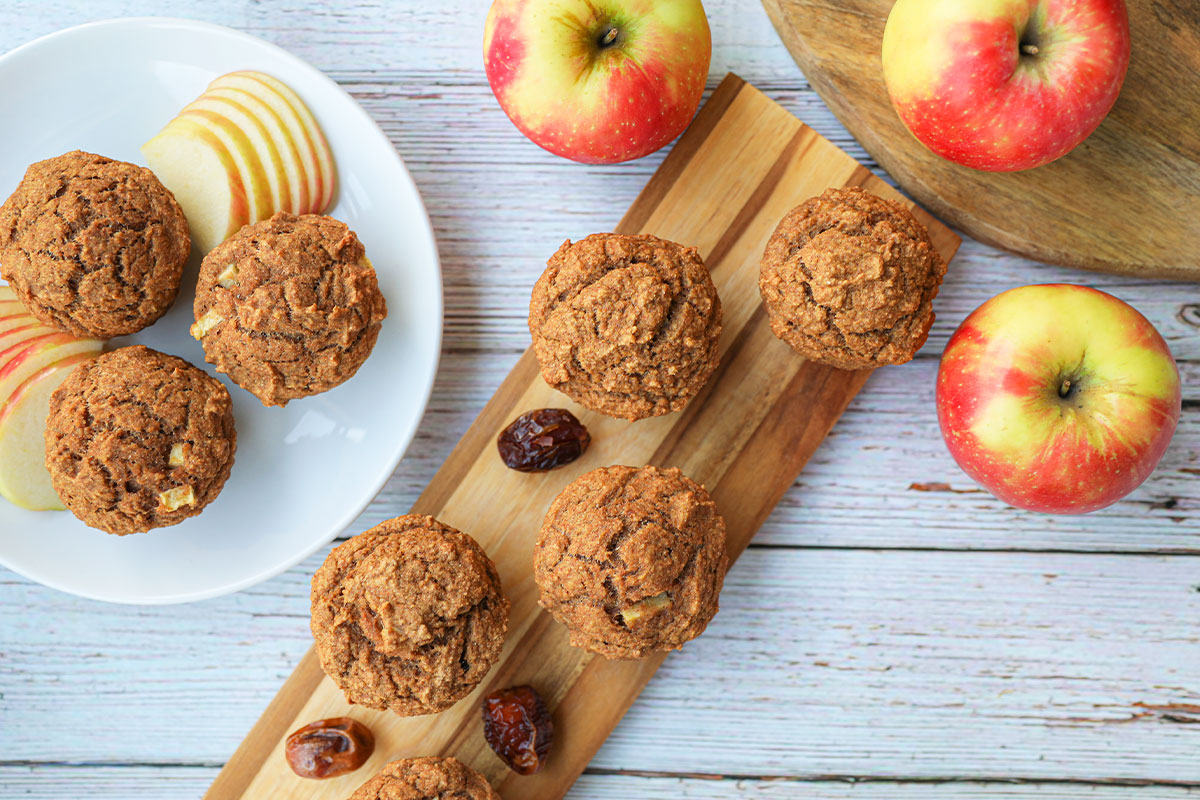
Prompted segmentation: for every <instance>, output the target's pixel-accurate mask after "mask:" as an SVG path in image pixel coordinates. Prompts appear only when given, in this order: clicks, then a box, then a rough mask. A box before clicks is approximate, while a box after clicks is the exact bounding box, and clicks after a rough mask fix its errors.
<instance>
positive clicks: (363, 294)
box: [192, 213, 387, 406]
mask: <svg viewBox="0 0 1200 800" xmlns="http://www.w3.org/2000/svg"><path fill="white" fill-rule="evenodd" d="M193 310H194V312H195V318H196V324H195V325H193V326H192V336H193V337H195V338H197V339H199V340H200V341H201V343H202V344H203V346H204V357H205V359H206V360H207V361H208V362H209V363H210V364H213V365H214V366H215V367H216V368H217V370H218V371H220V372H223V373H225V374H227V375H229V377H230V378H232V379H233V381H234V382H235V383H237V384H238V385H239V386H241V387H242V388H243V389H246V390H247V391H249V392H251V393H253V394H254V395H255V396H256V397H258V399H259V400H261V401H262V403H263V405H268V406H283V405H287V403H288V401H290V400H294V399H296V398H299V397H308V396H310V395H314V394H318V393H320V392H324V391H327V390H329V389H332V388H334V387H335V386H338V385H339V384H341V383H343V382H344V381H347V380H349V379H350V378H351V377H352V376H353V375H354V374H355V373H356V372H357V371H358V369H359V367H361V366H362V364H363V362H365V361H366V360H367V357H368V356H369V355H370V354H371V350H372V348H374V346H375V342H376V340H377V339H378V338H379V331H380V328H381V326H382V324H383V320H384V318H385V317H387V304H386V302H385V301H384V298H383V295H382V294H381V293H380V291H379V281H378V278H377V276H376V274H375V270H374V268H373V267H372V266H371V262H370V261H369V260H368V259H367V257H366V252H365V250H364V249H363V245H362V243H361V242H360V241H359V240H358V237H357V236H355V235H354V232H353V231H351V230H350V229H349V228H348V227H346V225H345V224H344V223H342V222H339V221H338V220H336V219H333V218H332V217H325V216H318V215H315V214H308V215H305V216H301V217H297V216H293V215H291V214H285V213H279V214H276V215H275V216H273V217H271V218H270V219H267V220H263V221H262V222H260V223H258V224H257V225H251V226H248V227H245V228H242V230H241V231H239V232H238V233H236V234H234V235H233V236H231V237H230V238H229V239H227V240H225V241H224V242H223V243H222V244H220V245H218V246H217V247H215V248H214V249H213V250H211V251H210V252H209V254H208V255H207V256H205V257H204V262H203V264H202V265H201V267H200V280H199V282H198V283H197V287H196V301H195V305H194V308H193Z"/></svg>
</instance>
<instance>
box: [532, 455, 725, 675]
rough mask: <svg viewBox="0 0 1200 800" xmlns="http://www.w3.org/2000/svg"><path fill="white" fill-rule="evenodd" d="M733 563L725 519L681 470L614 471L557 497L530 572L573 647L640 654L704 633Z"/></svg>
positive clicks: (583, 480)
mask: <svg viewBox="0 0 1200 800" xmlns="http://www.w3.org/2000/svg"><path fill="white" fill-rule="evenodd" d="M728 566H729V557H728V555H727V554H726V551H725V520H724V519H722V518H721V515H720V514H718V513H717V508H716V506H715V505H714V504H713V501H712V498H711V497H709V496H708V492H706V491H705V490H704V487H703V486H700V485H699V484H697V483H695V482H693V481H691V480H689V479H688V478H686V477H684V475H683V473H681V472H680V471H679V470H677V469H660V468H658V467H642V468H641V469H635V468H633V467H619V466H618V467H606V468H602V469H596V470H592V471H591V472H589V473H587V474H586V475H583V476H581V477H580V478H578V479H576V480H575V481H574V482H573V483H571V484H570V485H569V486H567V488H566V489H564V490H563V491H562V493H561V494H560V495H559V496H558V497H557V498H555V500H554V502H553V503H552V504H551V505H550V511H549V512H548V513H547V514H546V518H545V521H544V522H543V523H542V530H541V534H540V535H539V536H538V540H537V545H536V547H535V550H534V567H533V574H534V578H535V580H536V581H537V585H538V587H539V588H540V589H541V599H540V601H539V602H540V604H541V606H542V608H544V609H546V610H547V611H549V612H550V613H551V614H552V615H553V616H554V618H555V619H556V620H558V621H559V622H561V623H563V624H564V625H566V626H567V628H568V629H569V630H570V633H571V644H572V645H574V646H576V647H581V648H583V649H585V650H589V651H591V652H593V653H599V654H600V655H603V656H606V657H608V658H642V657H643V656H645V655H647V654H648V653H651V652H655V651H660V650H677V649H679V647H680V646H682V645H683V643H684V642H687V641H690V640H692V639H694V638H696V637H697V636H699V635H700V634H701V633H703V632H704V629H705V627H707V626H708V623H709V621H711V620H712V618H713V616H714V615H715V614H716V613H717V598H718V596H719V595H720V593H721V586H722V584H723V583H724V581H725V570H726V569H727V568H728Z"/></svg>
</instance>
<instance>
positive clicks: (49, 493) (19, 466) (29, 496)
mask: <svg viewBox="0 0 1200 800" xmlns="http://www.w3.org/2000/svg"><path fill="white" fill-rule="evenodd" d="M99 354H100V349H99V348H98V347H97V348H96V349H95V351H88V352H81V353H75V354H74V355H70V356H66V357H65V358H63V359H62V360H59V361H55V362H53V363H51V364H48V365H47V366H45V367H43V368H42V369H40V370H39V371H37V372H35V373H34V374H33V375H31V376H29V377H28V378H26V379H25V381H24V382H23V383H21V385H20V386H18V387H17V388H16V389H15V390H14V391H13V393H12V395H11V396H10V397H9V398H8V400H7V402H5V403H4V404H3V405H2V406H0V496H3V497H5V498H6V499H7V500H8V501H9V502H11V503H14V504H16V505H18V506H20V507H21V508H27V509H29V510H31V511H52V510H53V511H61V510H62V509H63V505H62V502H61V501H60V500H59V499H58V495H57V494H56V493H55V491H54V487H53V486H52V485H51V484H50V473H48V472H47V471H46V466H45V465H46V438H45V430H46V417H47V416H48V415H49V413H50V395H51V394H53V393H54V390H55V389H57V388H58V387H59V386H60V385H61V384H62V382H63V381H64V380H66V379H67V376H68V375H70V374H71V370H72V369H74V368H75V367H76V366H77V365H78V364H79V363H80V362H83V361H87V360H89V359H93V358H95V357H96V356H97V355H99Z"/></svg>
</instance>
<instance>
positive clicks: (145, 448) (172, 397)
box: [46, 345, 237, 536]
mask: <svg viewBox="0 0 1200 800" xmlns="http://www.w3.org/2000/svg"><path fill="white" fill-rule="evenodd" d="M236 449H237V434H236V432H235V431H234V427H233V404H232V402H231V401H230V399H229V392H228V391H226V389H225V387H224V386H222V385H221V383H220V381H218V380H216V379H215V378H213V377H211V376H209V375H208V374H206V373H205V372H204V371H202V370H200V369H198V368H197V367H194V366H192V365H191V364H189V363H188V362H186V361H184V360H183V359H182V358H176V357H175V356H169V355H166V354H164V353H160V352H158V351H157V350H151V349H150V348H148V347H142V346H140V345H138V346H135V347H122V348H121V349H119V350H113V351H112V352H109V353H104V354H103V355H101V356H100V357H99V358H96V359H94V360H92V361H87V362H84V363H83V364H80V365H79V366H78V367H76V368H75V369H74V370H73V371H72V372H71V374H70V375H69V376H68V377H67V379H66V380H65V381H64V382H63V384H62V386H59V387H58V389H56V390H55V391H54V394H52V395H51V396H50V413H49V415H48V416H47V418H46V469H47V470H48V471H49V472H50V482H51V485H53V487H54V491H55V492H57V493H58V496H59V498H61V499H62V502H63V505H65V506H66V507H67V508H68V509H70V511H71V513H73V514H74V515H75V516H76V517H78V518H79V519H80V520H82V521H83V522H84V523H86V524H87V525H90V526H91V527H93V528H99V529H100V530H102V531H107V532H108V533H113V534H117V535H119V536H123V535H125V534H129V533H142V532H145V531H148V530H150V529H151V528H164V527H166V526H168V525H176V524H178V523H180V522H183V521H184V520H185V519H187V518H188V517H194V516H196V515H197V514H199V513H200V512H201V511H203V510H204V508H205V506H207V505H208V504H209V503H211V502H212V501H213V500H215V499H216V497H217V495H218V494H220V492H221V487H222V486H224V485H225V481H226V479H227V478H229V471H230V469H232V467H233V456H234V452H235V451H236Z"/></svg>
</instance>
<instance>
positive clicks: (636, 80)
mask: <svg viewBox="0 0 1200 800" xmlns="http://www.w3.org/2000/svg"><path fill="white" fill-rule="evenodd" d="M711 56H712V39H711V38H710V35H709V30H708V19H707V18H706V17H705V16H704V8H703V6H701V5H700V0H496V1H495V2H494V3H493V4H492V9H491V11H490V12H489V13H488V18H487V25H486V28H485V30H484V37H483V59H484V66H485V68H486V70H487V77H488V83H490V84H491V87H492V92H493V93H495V95H496V99H497V100H499V101H500V107H501V108H503V109H504V113H506V114H508V117H509V119H511V120H512V121H513V123H514V124H515V125H516V126H517V127H518V128H520V130H521V132H522V133H524V134H525V135H526V136H528V137H529V138H530V139H532V140H533V141H534V143H536V144H538V145H540V146H541V147H544V148H545V149H547V150H549V151H550V152H551V153H555V154H557V155H560V156H565V157H566V158H570V159H573V160H575V161H583V162H586V163H591V164H606V163H613V162H617V161H629V160H630V159H634V158H641V157H642V156H645V155H649V154H650V153H653V152H654V151H655V150H658V149H659V148H661V147H663V146H664V145H666V144H667V143H668V142H670V141H671V140H672V139H674V138H675V137H676V136H678V135H679V134H680V133H682V132H683V130H684V128H686V127H687V126H688V124H689V123H690V122H691V121H692V116H693V115H694V114H695V113H696V108H697V106H699V105H700V96H701V95H702V94H703V92H704V82H705V79H706V78H707V77H708V63H709V59H710V58H711Z"/></svg>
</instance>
